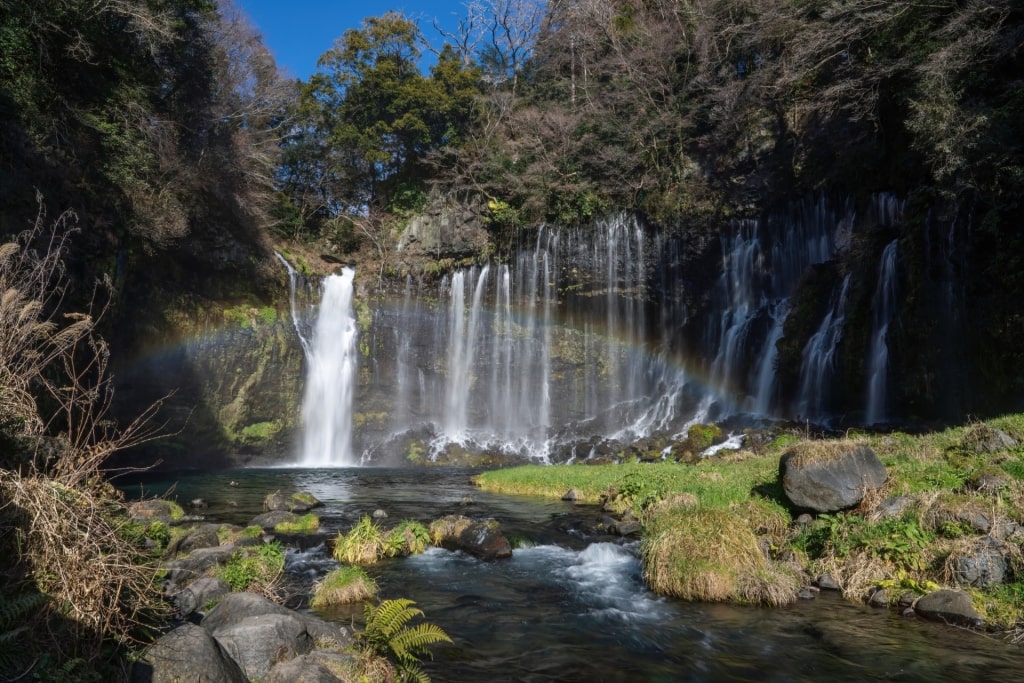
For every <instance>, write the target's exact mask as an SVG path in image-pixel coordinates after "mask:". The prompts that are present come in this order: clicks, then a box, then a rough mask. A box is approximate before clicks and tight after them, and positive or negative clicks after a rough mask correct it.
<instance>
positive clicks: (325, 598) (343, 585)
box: [309, 566, 377, 609]
mask: <svg viewBox="0 0 1024 683" xmlns="http://www.w3.org/2000/svg"><path fill="white" fill-rule="evenodd" d="M376 595H377V582H376V581H374V580H373V579H371V578H370V577H369V576H367V575H366V572H364V571H363V570H362V569H360V568H359V567H353V566H345V567H338V568H337V569H335V570H334V571H332V572H330V573H329V574H327V576H325V577H324V578H323V579H321V580H320V581H319V582H318V583H317V584H316V585H315V586H314V587H313V594H312V597H311V598H310V600H309V606H310V607H312V608H314V609H322V608H324V607H330V606H332V605H348V604H351V603H353V602H362V601H364V600H369V599H370V598H373V597H375V596H376Z"/></svg>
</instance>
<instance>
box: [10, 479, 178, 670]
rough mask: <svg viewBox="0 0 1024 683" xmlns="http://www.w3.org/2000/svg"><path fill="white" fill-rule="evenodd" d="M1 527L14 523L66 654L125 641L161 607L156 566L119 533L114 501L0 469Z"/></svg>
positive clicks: (21, 555) (21, 559) (20, 552)
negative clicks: (58, 622)
mask: <svg viewBox="0 0 1024 683" xmlns="http://www.w3.org/2000/svg"><path fill="white" fill-rule="evenodd" d="M0 490H2V492H3V497H4V499H5V500H6V504H5V505H4V506H3V508H0V520H2V526H5V527H9V528H12V529H14V535H15V538H16V543H14V546H15V548H16V552H17V557H16V558H15V561H16V562H17V563H18V564H19V565H21V566H23V567H25V568H27V570H28V574H29V577H28V578H30V579H31V580H32V581H34V583H35V585H36V586H37V587H38V589H39V591H40V592H41V593H43V594H44V595H48V596H50V598H51V600H50V603H49V605H50V607H49V609H50V610H51V612H52V616H53V617H55V618H59V617H63V618H64V621H66V622H67V623H68V624H69V626H70V628H71V634H70V635H71V636H72V637H71V638H61V639H54V642H53V643H52V645H54V646H56V647H58V648H60V647H63V646H67V647H68V649H69V650H70V651H69V652H64V653H63V654H65V655H66V656H84V657H89V656H93V655H95V654H97V653H98V650H99V645H100V642H101V641H102V640H103V639H104V638H114V639H116V640H122V641H123V640H131V639H132V637H133V634H137V633H138V631H139V628H140V627H141V626H143V625H146V624H149V623H152V622H153V620H154V619H155V618H157V617H158V616H159V615H161V614H163V613H164V612H165V608H164V606H163V603H162V602H161V601H160V599H159V594H158V592H157V590H156V588H155V586H154V576H155V571H156V568H155V565H154V563H153V562H152V561H148V560H145V559H144V558H143V557H142V556H141V554H140V552H139V549H138V548H137V547H136V546H135V545H134V544H133V543H132V542H131V541H129V540H127V539H126V538H125V537H124V536H122V535H120V534H119V533H118V526H119V522H118V521H117V520H118V519H122V518H123V517H121V515H123V509H122V506H121V504H120V502H119V501H115V500H111V499H109V498H103V497H101V496H100V495H97V494H96V493H94V492H93V491H92V490H90V489H87V488H74V487H70V486H67V485H65V484H62V483H60V482H58V481H55V480H53V479H49V478H46V477H43V476H39V475H30V476H21V475H18V474H15V473H11V472H6V471H0Z"/></svg>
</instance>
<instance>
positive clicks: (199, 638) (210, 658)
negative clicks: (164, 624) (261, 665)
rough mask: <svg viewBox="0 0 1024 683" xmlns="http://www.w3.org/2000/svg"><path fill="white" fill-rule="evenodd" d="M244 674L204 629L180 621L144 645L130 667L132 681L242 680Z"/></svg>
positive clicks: (240, 682) (227, 682)
mask: <svg viewBox="0 0 1024 683" xmlns="http://www.w3.org/2000/svg"><path fill="white" fill-rule="evenodd" d="M246 680H247V679H246V677H245V674H243V673H242V670H241V669H240V668H239V666H238V665H237V664H236V663H235V662H234V661H233V660H232V659H231V658H230V657H228V656H226V654H225V653H224V651H223V650H222V649H221V647H220V646H219V645H218V644H217V641H216V640H215V639H214V638H213V636H212V635H210V633H209V631H207V630H206V629H204V628H202V627H199V626H196V625H195V624H182V625H181V626H179V627H178V628H176V629H174V630H173V631H171V632H170V633H168V634H166V635H164V636H163V637H161V638H160V639H159V640H157V641H156V642H155V643H153V644H152V645H150V646H149V647H148V648H146V650H145V652H144V653H143V654H142V657H141V658H140V659H139V661H137V662H136V663H135V665H134V666H133V667H132V681H133V682H135V683H180V681H209V682H210V683H214V682H217V683H220V682H222V681H223V682H224V683H245V681H246Z"/></svg>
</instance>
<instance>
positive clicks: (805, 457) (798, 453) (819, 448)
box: [789, 438, 868, 467]
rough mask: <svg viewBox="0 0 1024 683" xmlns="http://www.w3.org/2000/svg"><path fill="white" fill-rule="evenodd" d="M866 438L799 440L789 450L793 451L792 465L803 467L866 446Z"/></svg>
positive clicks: (832, 458)
mask: <svg viewBox="0 0 1024 683" xmlns="http://www.w3.org/2000/svg"><path fill="white" fill-rule="evenodd" d="M867 445H868V442H867V440H866V439H849V438H846V439H830V440H809V441H801V442H800V443H798V444H796V445H795V446H794V447H793V448H791V449H790V450H789V452H790V453H794V455H793V460H792V461H791V462H792V463H793V465H794V466H797V467H803V466H806V465H809V464H812V463H816V462H829V461H831V460H835V459H837V458H839V457H840V456H842V455H844V454H845V453H849V452H850V451H852V450H854V449H855V448H858V447H860V446H867Z"/></svg>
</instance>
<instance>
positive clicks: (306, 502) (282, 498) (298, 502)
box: [263, 491, 323, 513]
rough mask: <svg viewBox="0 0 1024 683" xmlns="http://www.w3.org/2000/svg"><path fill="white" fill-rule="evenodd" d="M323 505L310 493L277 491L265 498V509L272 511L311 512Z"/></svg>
mask: <svg viewBox="0 0 1024 683" xmlns="http://www.w3.org/2000/svg"><path fill="white" fill-rule="evenodd" d="M321 505H323V503H321V502H320V501H319V500H317V499H316V497H315V496H313V495H312V494H309V493H287V494H285V493H281V492H280V491H275V492H274V493H271V494H270V495H268V496H267V497H266V498H264V499H263V509H264V510H270V511H279V510H284V511H285V512H300V513H301V512H309V511H310V510H312V509H313V508H315V507H320V506H321Z"/></svg>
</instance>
